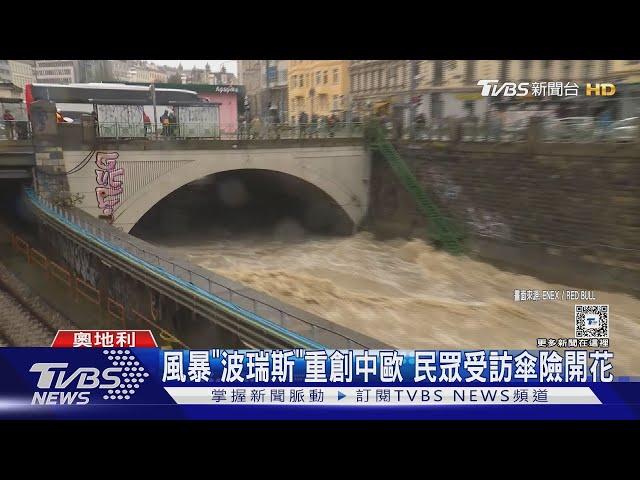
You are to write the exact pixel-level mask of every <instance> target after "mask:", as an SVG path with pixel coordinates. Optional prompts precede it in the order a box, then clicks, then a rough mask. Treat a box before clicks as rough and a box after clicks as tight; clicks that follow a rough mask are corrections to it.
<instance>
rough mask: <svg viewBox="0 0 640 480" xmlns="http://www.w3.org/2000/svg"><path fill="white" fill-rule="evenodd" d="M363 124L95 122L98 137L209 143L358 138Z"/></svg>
mask: <svg viewBox="0 0 640 480" xmlns="http://www.w3.org/2000/svg"><path fill="white" fill-rule="evenodd" d="M363 131H364V127H363V124H362V123H354V122H337V123H335V124H331V125H329V124H328V123H323V122H319V123H308V124H289V123H257V122H253V123H248V124H245V123H240V124H221V125H215V124H210V123H202V122H184V123H176V124H169V125H158V126H156V127H154V126H153V125H152V124H148V125H146V126H145V125H144V124H142V123H127V122H98V125H97V130H96V132H97V136H98V137H99V138H116V139H129V138H146V139H148V140H168V139H188V138H198V139H209V140H279V139H304V138H361V137H362V136H363Z"/></svg>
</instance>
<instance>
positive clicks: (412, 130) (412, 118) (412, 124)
mask: <svg viewBox="0 0 640 480" xmlns="http://www.w3.org/2000/svg"><path fill="white" fill-rule="evenodd" d="M416 65H417V62H416V60H411V63H410V65H409V69H410V72H411V78H410V81H411V84H410V91H411V93H410V94H409V97H410V98H409V101H410V102H411V103H410V104H409V105H410V107H409V108H410V110H409V138H410V139H411V140H415V137H416V104H415V102H414V101H413V97H414V96H415V94H416Z"/></svg>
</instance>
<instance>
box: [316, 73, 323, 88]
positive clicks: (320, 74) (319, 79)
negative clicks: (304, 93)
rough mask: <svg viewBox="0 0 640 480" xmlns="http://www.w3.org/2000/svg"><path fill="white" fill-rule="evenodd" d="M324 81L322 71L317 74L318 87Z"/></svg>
mask: <svg viewBox="0 0 640 480" xmlns="http://www.w3.org/2000/svg"><path fill="white" fill-rule="evenodd" d="M321 80H322V73H321V72H320V71H317V72H316V85H320V81H321Z"/></svg>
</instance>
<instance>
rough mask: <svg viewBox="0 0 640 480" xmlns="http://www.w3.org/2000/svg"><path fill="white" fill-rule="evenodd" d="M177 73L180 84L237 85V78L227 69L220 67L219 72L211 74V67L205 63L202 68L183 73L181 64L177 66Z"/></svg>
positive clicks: (194, 68)
mask: <svg viewBox="0 0 640 480" xmlns="http://www.w3.org/2000/svg"><path fill="white" fill-rule="evenodd" d="M177 72H178V74H179V76H180V80H181V82H182V83H191V84H194V83H195V84H199V85H237V84H238V79H237V77H236V76H235V75H234V74H233V73H231V72H227V69H226V68H225V67H224V65H223V66H222V68H221V69H220V71H219V72H212V71H211V67H210V66H209V64H208V63H207V64H206V65H205V67H204V68H196V67H195V66H194V67H193V68H192V69H191V70H189V71H184V69H183V68H182V64H180V65H179V66H178V69H177Z"/></svg>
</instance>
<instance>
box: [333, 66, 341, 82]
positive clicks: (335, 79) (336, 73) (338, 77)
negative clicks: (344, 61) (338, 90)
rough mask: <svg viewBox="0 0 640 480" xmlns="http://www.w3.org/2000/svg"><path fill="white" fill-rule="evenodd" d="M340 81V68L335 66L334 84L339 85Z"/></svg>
mask: <svg viewBox="0 0 640 480" xmlns="http://www.w3.org/2000/svg"><path fill="white" fill-rule="evenodd" d="M339 81H340V75H339V74H338V69H337V68H335V69H334V70H333V84H334V85H337V84H338V82H339Z"/></svg>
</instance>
